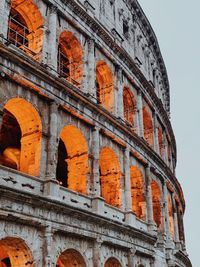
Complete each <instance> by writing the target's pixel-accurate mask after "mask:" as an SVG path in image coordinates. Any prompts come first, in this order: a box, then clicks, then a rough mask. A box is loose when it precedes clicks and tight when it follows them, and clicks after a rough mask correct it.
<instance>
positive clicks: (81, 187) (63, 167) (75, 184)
mask: <svg viewBox="0 0 200 267" xmlns="http://www.w3.org/2000/svg"><path fill="white" fill-rule="evenodd" d="M88 173H89V167H88V145H87V142H86V140H85V137H84V136H83V134H82V133H81V131H80V130H79V129H78V128H76V127H75V126H73V125H68V126H65V127H64V128H63V129H62V131H61V134H60V141H59V146H58V162H57V169H56V175H57V176H56V177H57V180H58V181H59V183H60V184H61V185H62V186H64V187H67V188H69V189H71V190H74V191H77V192H79V193H82V194H87V184H88V181H87V180H88V179H87V177H88Z"/></svg>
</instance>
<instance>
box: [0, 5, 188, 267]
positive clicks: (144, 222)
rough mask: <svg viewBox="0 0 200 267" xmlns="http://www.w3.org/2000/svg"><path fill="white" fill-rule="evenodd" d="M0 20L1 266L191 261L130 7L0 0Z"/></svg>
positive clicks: (152, 43)
mask: <svg viewBox="0 0 200 267" xmlns="http://www.w3.org/2000/svg"><path fill="white" fill-rule="evenodd" d="M0 21H1V23H0V125H1V131H0V198H1V201H0V266H2V267H9V266H12V267H17V266H21V267H23V266H24V267H25V266H32V267H42V266H43V267H44V266H45V267H53V266H57V267H64V266H69V267H72V266H79V267H83V266H84V267H86V266H87V267H92V266H94V267H101V266H105V267H112V266H113V267H125V266H128V267H144V266H145V267H167V266H170V267H172V266H173V267H190V266H191V263H190V261H189V259H188V257H187V253H186V248H185V238H184V227H183V215H184V210H185V202H184V196H183V192H182V189H181V186H180V184H179V182H178V180H177V178H176V176H175V167H176V143H175V137H174V134H173V130H172V127H171V123H170V99H169V84H168V78H167V73H166V69H165V65H164V62H163V59H162V56H161V53H160V50H159V46H158V43H157V39H156V37H155V34H154V32H153V30H152V28H151V26H150V24H149V22H148V20H147V18H146V17H145V15H144V13H143V11H142V9H141V7H140V6H139V4H138V2H137V1H136V0H123V1H122V0H118V1H115V0H99V1H85V0H79V1H78V0H56V1H54V0H49V1H46V0H25V1H22V0H11V1H10V0H0Z"/></svg>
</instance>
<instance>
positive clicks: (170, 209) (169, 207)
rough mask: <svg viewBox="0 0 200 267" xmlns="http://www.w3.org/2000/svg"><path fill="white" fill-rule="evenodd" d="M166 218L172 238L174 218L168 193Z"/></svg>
mask: <svg viewBox="0 0 200 267" xmlns="http://www.w3.org/2000/svg"><path fill="white" fill-rule="evenodd" d="M168 216H169V227H170V233H171V236H172V237H173V238H174V217H173V204H172V197H171V194H170V193H168Z"/></svg>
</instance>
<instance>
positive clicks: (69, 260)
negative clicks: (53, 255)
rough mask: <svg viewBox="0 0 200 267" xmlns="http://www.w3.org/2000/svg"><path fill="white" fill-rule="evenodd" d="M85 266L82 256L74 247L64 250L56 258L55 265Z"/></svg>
mask: <svg viewBox="0 0 200 267" xmlns="http://www.w3.org/2000/svg"><path fill="white" fill-rule="evenodd" d="M65 266H67V267H74V266H76V267H86V263H85V260H84V258H83V256H82V255H81V254H80V253H79V252H78V251H77V250H75V249H67V250H65V251H64V252H63V253H62V254H61V255H60V256H59V258H58V260H57V263H56V267H65Z"/></svg>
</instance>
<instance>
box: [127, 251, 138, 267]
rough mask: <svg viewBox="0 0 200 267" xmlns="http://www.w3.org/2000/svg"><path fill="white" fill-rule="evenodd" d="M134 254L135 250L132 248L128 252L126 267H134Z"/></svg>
mask: <svg viewBox="0 0 200 267" xmlns="http://www.w3.org/2000/svg"><path fill="white" fill-rule="evenodd" d="M135 253H136V248H135V247H133V248H131V249H130V250H129V252H128V267H134V266H135V265H134V263H135V262H134V256H135Z"/></svg>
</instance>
